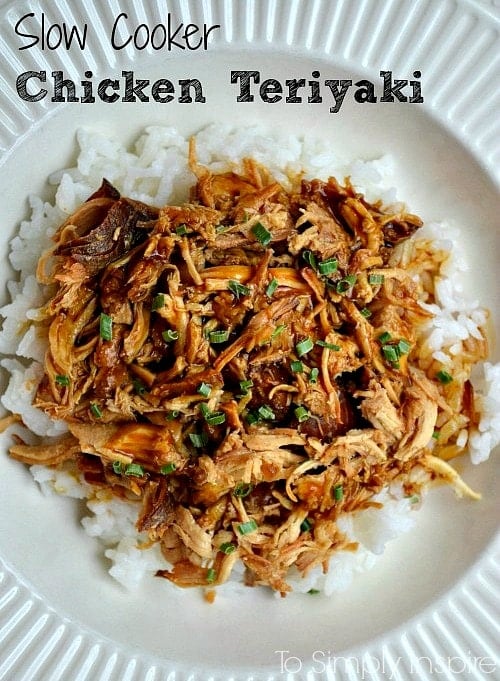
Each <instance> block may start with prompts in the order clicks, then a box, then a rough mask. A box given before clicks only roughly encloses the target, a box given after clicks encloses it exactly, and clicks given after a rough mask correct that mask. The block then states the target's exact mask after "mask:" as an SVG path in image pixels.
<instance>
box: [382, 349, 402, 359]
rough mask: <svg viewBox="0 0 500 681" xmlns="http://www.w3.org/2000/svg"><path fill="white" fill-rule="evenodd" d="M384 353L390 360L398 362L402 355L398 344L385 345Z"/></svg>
mask: <svg viewBox="0 0 500 681" xmlns="http://www.w3.org/2000/svg"><path fill="white" fill-rule="evenodd" d="M382 353H383V355H384V357H385V359H386V360H387V361H388V362H397V361H398V359H399V357H400V355H399V352H398V349H397V345H383V346H382Z"/></svg>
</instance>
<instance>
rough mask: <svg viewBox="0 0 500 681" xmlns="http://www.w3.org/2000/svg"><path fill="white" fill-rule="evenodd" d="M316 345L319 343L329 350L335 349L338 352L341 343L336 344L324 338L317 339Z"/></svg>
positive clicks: (321, 346)
mask: <svg viewBox="0 0 500 681" xmlns="http://www.w3.org/2000/svg"><path fill="white" fill-rule="evenodd" d="M316 345H319V346H320V348H326V349H327V350H335V352H338V351H339V350H340V345H335V344H334V343H327V342H326V341H323V340H319V341H316Z"/></svg>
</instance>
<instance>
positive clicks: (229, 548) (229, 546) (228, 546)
mask: <svg viewBox="0 0 500 681" xmlns="http://www.w3.org/2000/svg"><path fill="white" fill-rule="evenodd" d="M219 551H220V552H221V553H225V554H226V556H229V554H230V553H234V552H235V551H236V544H233V542H230V541H225V542H223V543H222V544H221V545H220V546H219Z"/></svg>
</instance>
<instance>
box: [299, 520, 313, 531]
mask: <svg viewBox="0 0 500 681" xmlns="http://www.w3.org/2000/svg"><path fill="white" fill-rule="evenodd" d="M311 528H312V522H311V521H310V520H309V518H304V520H303V521H302V522H301V523H300V531H301V532H309V530H310V529H311Z"/></svg>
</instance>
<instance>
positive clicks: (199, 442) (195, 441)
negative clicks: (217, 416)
mask: <svg viewBox="0 0 500 681" xmlns="http://www.w3.org/2000/svg"><path fill="white" fill-rule="evenodd" d="M189 439H190V440H191V444H192V445H193V447H196V448H199V447H204V446H205V445H206V444H207V442H208V437H207V436H206V435H205V433H189Z"/></svg>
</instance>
